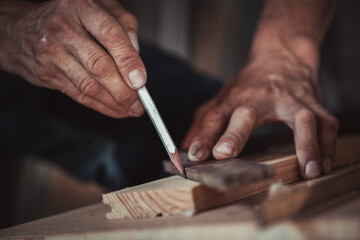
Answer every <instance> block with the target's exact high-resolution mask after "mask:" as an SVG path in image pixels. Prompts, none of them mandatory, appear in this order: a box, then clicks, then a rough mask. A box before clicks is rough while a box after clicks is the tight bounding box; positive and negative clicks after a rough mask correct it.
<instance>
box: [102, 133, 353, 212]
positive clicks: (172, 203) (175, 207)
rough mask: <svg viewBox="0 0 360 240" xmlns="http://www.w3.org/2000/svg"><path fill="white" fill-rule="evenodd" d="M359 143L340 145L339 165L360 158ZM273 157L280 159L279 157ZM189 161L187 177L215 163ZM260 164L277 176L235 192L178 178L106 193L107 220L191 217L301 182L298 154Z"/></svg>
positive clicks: (349, 142) (346, 140) (212, 179)
mask: <svg viewBox="0 0 360 240" xmlns="http://www.w3.org/2000/svg"><path fill="white" fill-rule="evenodd" d="M341 142H342V141H340V143H341ZM358 142H359V139H358V138H351V139H348V138H346V139H345V144H339V145H338V146H339V147H338V149H337V150H338V153H339V156H340V157H341V158H342V159H341V161H340V160H339V157H338V158H337V160H336V161H335V166H340V165H343V163H349V162H353V161H356V160H359V159H360V150H359V149H360V148H359V147H349V145H352V144H355V145H356V144H357V143H358ZM349 149H350V150H351V151H354V154H350V155H349V154H347V153H346V152H348V151H349ZM344 152H345V153H344ZM356 153H358V154H356ZM273 156H276V158H274V157H273ZM356 156H358V157H356ZM265 159H266V160H265ZM186 161H187V160H185V164H186V165H185V166H186V168H185V169H186V171H187V174H188V173H191V171H189V170H188V169H190V168H193V167H198V166H200V165H204V164H205V165H206V166H208V165H209V164H214V163H209V162H208V163H206V162H205V163H201V164H200V163H190V162H188V161H187V162H186ZM225 162H226V161H225ZM221 163H223V162H222V161H217V162H216V164H214V165H213V168H216V167H217V168H218V169H217V171H220V170H221V169H222V170H223V169H224V168H223V167H222V166H220V165H219V164H221ZM232 164H233V163H232ZM258 164H259V165H263V166H271V167H273V169H274V172H273V173H274V174H275V175H274V176H273V177H271V178H269V179H265V180H260V181H257V182H254V183H251V184H247V185H242V186H240V187H237V188H233V189H232V190H231V191H225V192H221V191H218V190H215V189H214V188H212V187H208V186H206V185H205V184H200V183H198V182H194V181H190V180H186V179H183V178H181V177H177V176H174V177H170V178H164V179H161V180H158V181H154V182H150V183H147V184H143V185H139V186H136V187H133V188H127V189H124V190H120V191H116V192H112V193H107V194H104V195H103V202H104V203H105V204H108V205H110V207H111V209H112V211H111V212H110V213H108V214H107V215H106V217H107V218H108V219H137V218H149V217H156V216H171V215H187V216H191V215H193V214H195V213H197V212H201V211H204V210H207V209H210V208H213V207H216V206H221V205H224V204H227V203H230V202H233V201H236V200H239V199H242V198H245V197H248V196H251V195H254V194H257V193H260V192H263V191H266V190H268V188H269V186H270V185H271V184H272V183H274V182H276V181H281V182H283V183H291V182H294V181H296V180H299V179H300V175H299V169H298V165H297V158H296V155H293V154H290V155H283V156H281V157H280V155H279V154H274V155H270V154H269V155H268V156H267V157H266V158H262V161H261V162H260V163H258ZM214 166H215V167H214ZM202 169H203V170H204V171H205V169H207V170H209V167H208V168H202ZM223 171H224V170H223ZM240 173H242V172H240ZM204 175H206V171H205V172H204ZM191 176H192V175H191V174H190V175H189V177H191ZM209 176H210V177H209V179H211V181H207V183H212V184H213V183H216V184H218V182H215V181H214V178H215V177H216V175H215V174H214V173H212V174H211V175H209ZM199 179H201V180H202V181H205V180H206V178H199ZM239 179H241V178H239ZM222 183H226V182H222ZM216 186H218V185H216Z"/></svg>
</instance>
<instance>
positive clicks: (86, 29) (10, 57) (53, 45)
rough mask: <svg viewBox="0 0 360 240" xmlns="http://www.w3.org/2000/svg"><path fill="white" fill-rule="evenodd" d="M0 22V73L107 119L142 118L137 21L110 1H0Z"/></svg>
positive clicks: (143, 78)
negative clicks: (57, 94)
mask: <svg viewBox="0 0 360 240" xmlns="http://www.w3.org/2000/svg"><path fill="white" fill-rule="evenodd" d="M0 19H1V20H0V22H1V24H0V31H1V34H0V36H1V37H0V43H1V47H0V60H1V61H0V62H1V63H0V64H1V65H0V68H1V69H3V70H5V71H8V72H11V73H15V74H20V75H21V76H22V77H23V78H24V79H26V80H27V81H28V82H30V83H32V84H34V85H36V86H41V87H46V88H50V89H56V90H59V91H61V92H63V93H64V94H67V95H68V96H69V97H71V98H72V99H74V100H75V101H77V102H79V103H81V104H83V105H85V106H87V107H90V108H92V109H94V110H96V111H99V112H101V113H103V114H105V115H108V116H112V117H117V118H122V117H128V116H139V115H141V114H143V113H144V108H143V106H142V104H141V102H140V100H139V99H138V96H137V94H136V91H135V90H134V89H138V88H140V87H141V86H143V85H144V84H145V82H146V70H145V67H144V65H143V63H142V61H141V59H140V57H139V55H138V50H139V45H138V41H137V20H136V18H135V17H134V16H133V15H132V14H130V13H128V12H127V11H125V10H124V9H123V7H122V6H121V5H120V4H119V3H118V2H117V1H116V0H101V1H95V0H90V1H87V0H77V1H70V0H52V1H48V2H47V3H45V4H30V3H27V2H26V1H2V2H1V3H0ZM133 71H134V72H133ZM131 72H133V73H132V74H130V73H131ZM130 76H133V79H134V78H135V80H137V81H136V82H133V83H132V82H130Z"/></svg>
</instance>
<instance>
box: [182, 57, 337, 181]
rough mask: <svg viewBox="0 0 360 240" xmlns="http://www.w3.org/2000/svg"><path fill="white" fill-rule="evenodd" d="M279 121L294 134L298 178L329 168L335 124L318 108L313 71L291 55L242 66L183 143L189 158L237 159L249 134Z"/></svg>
mask: <svg viewBox="0 0 360 240" xmlns="http://www.w3.org/2000/svg"><path fill="white" fill-rule="evenodd" d="M277 121H281V122H284V123H285V124H287V125H288V126H289V127H290V128H292V129H293V131H294V137H295V143H296V152H297V155H298V158H299V164H300V169H301V173H302V176H303V177H304V178H314V177H317V176H319V174H320V170H319V166H322V169H323V171H324V172H325V173H328V172H329V171H330V169H331V162H332V159H333V158H334V155H335V144H336V136H337V129H338V121H337V120H336V118H335V117H333V116H332V115H331V114H330V113H329V112H328V111H326V110H325V109H324V107H322V106H321V104H320V103H319V89H318V86H317V84H316V83H315V81H314V76H313V72H312V71H311V70H310V69H308V68H307V67H306V66H305V65H304V64H303V63H302V62H299V60H297V59H296V58H294V57H293V56H276V57H275V54H274V55H271V57H270V56H268V57H265V56H263V57H262V59H261V61H255V62H252V63H250V64H249V65H248V66H247V67H245V68H244V69H243V70H242V71H241V72H240V73H239V75H238V76H237V77H236V78H234V79H232V80H231V81H229V82H228V83H227V85H226V86H225V87H224V89H222V91H221V92H220V93H219V94H218V95H217V96H216V97H215V98H214V99H212V100H210V102H208V103H206V104H205V105H203V106H202V107H200V108H199V109H198V111H197V112H196V115H195V120H194V123H193V125H192V127H191V129H190V131H189V134H188V135H187V137H186V139H185V141H184V145H183V147H184V148H188V147H189V154H188V157H189V159H190V160H192V161H200V160H204V159H207V158H208V157H210V155H211V153H212V155H213V156H214V157H215V158H216V159H226V158H233V157H236V156H238V155H239V153H240V152H241V150H242V149H243V147H244V145H245V143H246V141H247V139H248V138H249V136H250V134H251V132H252V131H253V130H254V129H255V128H257V127H259V126H261V125H263V124H265V123H268V122H277Z"/></svg>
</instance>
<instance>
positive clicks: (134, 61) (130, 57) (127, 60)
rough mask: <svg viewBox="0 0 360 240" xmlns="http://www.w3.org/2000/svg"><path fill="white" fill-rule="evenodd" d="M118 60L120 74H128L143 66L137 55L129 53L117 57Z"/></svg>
mask: <svg viewBox="0 0 360 240" xmlns="http://www.w3.org/2000/svg"><path fill="white" fill-rule="evenodd" d="M116 59H117V60H118V61H119V62H120V65H121V66H120V72H127V71H129V70H130V69H135V68H138V67H139V66H141V65H142V64H141V60H140V57H139V56H138V55H137V54H135V53H127V54H121V55H119V56H116Z"/></svg>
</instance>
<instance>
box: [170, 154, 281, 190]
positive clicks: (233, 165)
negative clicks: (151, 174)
mask: <svg viewBox="0 0 360 240" xmlns="http://www.w3.org/2000/svg"><path fill="white" fill-rule="evenodd" d="M180 158H181V161H182V163H183V166H184V168H185V171H186V175H187V178H188V179H191V180H194V181H198V182H201V183H203V184H204V185H207V186H209V187H212V188H215V189H216V190H219V191H223V192H225V191H229V190H231V189H234V188H238V187H241V186H244V185H247V184H251V183H254V182H258V181H261V180H265V179H269V178H271V177H273V176H274V174H275V172H274V169H273V167H272V166H271V165H264V164H260V163H256V162H254V161H245V160H241V159H227V160H223V161H217V160H210V161H206V162H200V163H199V162H190V161H189V160H188V158H187V156H186V153H184V152H181V153H180ZM163 166H164V169H165V171H166V172H169V173H173V174H177V171H176V169H175V167H174V166H173V164H172V163H171V162H170V161H164V162H163Z"/></svg>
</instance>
